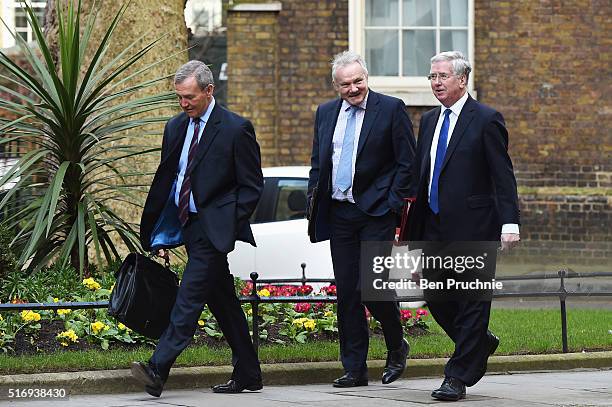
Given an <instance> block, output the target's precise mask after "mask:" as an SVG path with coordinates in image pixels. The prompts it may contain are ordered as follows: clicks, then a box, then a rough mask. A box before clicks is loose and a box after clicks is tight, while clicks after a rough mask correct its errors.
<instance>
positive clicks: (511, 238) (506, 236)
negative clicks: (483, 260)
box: [501, 233, 521, 250]
mask: <svg viewBox="0 0 612 407" xmlns="http://www.w3.org/2000/svg"><path fill="white" fill-rule="evenodd" d="M520 240H521V237H520V235H519V234H518V233H502V234H501V248H502V250H510V249H512V248H513V247H515V246H516V245H518V243H519V242H520Z"/></svg>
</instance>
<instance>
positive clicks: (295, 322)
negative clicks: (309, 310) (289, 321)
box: [293, 318, 308, 327]
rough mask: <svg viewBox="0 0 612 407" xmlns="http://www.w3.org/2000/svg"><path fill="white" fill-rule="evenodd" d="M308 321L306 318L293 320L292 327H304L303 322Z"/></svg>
mask: <svg viewBox="0 0 612 407" xmlns="http://www.w3.org/2000/svg"><path fill="white" fill-rule="evenodd" d="M306 321H308V318H298V319H294V320H293V325H297V326H300V327H301V326H304V322H306Z"/></svg>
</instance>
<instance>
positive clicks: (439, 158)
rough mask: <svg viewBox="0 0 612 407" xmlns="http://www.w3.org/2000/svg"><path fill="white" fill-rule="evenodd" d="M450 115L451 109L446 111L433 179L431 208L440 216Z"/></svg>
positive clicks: (439, 138) (437, 148) (430, 197)
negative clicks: (441, 172) (440, 182)
mask: <svg viewBox="0 0 612 407" xmlns="http://www.w3.org/2000/svg"><path fill="white" fill-rule="evenodd" d="M450 113H451V110H450V109H446V110H445V111H444V120H443V121H442V127H441V128H440V136H439V137H438V146H437V147H436V162H435V165H434V170H433V176H432V177H431V191H430V192H429V207H430V208H431V211H432V212H433V213H435V214H438V213H439V212H440V206H439V203H438V180H439V179H440V171H442V164H443V163H444V156H445V155H446V145H447V144H448V127H449V125H450V119H449V116H450Z"/></svg>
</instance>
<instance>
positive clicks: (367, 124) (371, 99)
mask: <svg viewBox="0 0 612 407" xmlns="http://www.w3.org/2000/svg"><path fill="white" fill-rule="evenodd" d="M378 103H379V100H378V93H376V92H373V91H370V95H369V96H368V103H367V104H366V111H365V117H364V118H363V124H362V125H361V133H359V144H358V145H357V156H356V158H359V154H361V151H362V150H363V146H364V145H365V142H366V139H367V138H368V135H369V134H370V130H372V125H373V124H374V122H375V121H376V116H377V115H378V110H379V107H378Z"/></svg>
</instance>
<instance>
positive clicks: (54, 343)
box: [9, 321, 427, 356]
mask: <svg viewBox="0 0 612 407" xmlns="http://www.w3.org/2000/svg"><path fill="white" fill-rule="evenodd" d="M263 329H266V330H267V332H268V338H267V340H260V345H261V344H266V343H275V342H276V341H277V340H281V341H284V342H289V339H288V338H287V337H285V336H282V335H280V334H279V331H280V326H278V325H270V326H266V327H264V328H263ZM63 330H64V323H63V322H62V321H43V322H42V323H41V328H40V330H39V331H38V332H37V333H36V334H35V336H32V335H31V334H30V333H28V332H23V331H20V332H18V333H17V335H16V337H15V341H14V342H13V343H12V344H10V346H11V347H12V348H13V351H11V352H9V354H10V355H15V356H20V355H32V354H41V353H52V352H57V351H75V350H78V351H84V350H100V349H101V348H100V345H99V344H97V343H89V342H87V341H86V340H83V339H80V340H79V341H78V342H77V343H74V344H70V347H69V348H66V347H64V346H62V345H61V344H60V343H59V341H58V340H57V339H56V338H55V337H56V335H57V334H58V332H61V331H63ZM407 334H408V335H409V336H411V337H415V336H422V335H426V334H427V331H426V330H424V329H422V328H420V327H416V326H413V327H410V328H409V329H408V331H407ZM372 335H373V336H380V337H382V331H381V330H380V329H376V330H375V331H374V332H372ZM337 339H338V335H337V333H327V332H324V333H316V334H313V335H309V336H308V339H307V341H308V342H314V341H321V340H324V341H331V340H337ZM192 345H198V346H200V345H206V346H209V347H213V348H214V347H221V346H227V342H226V341H225V339H224V338H220V339H217V338H212V337H210V336H208V335H206V333H205V332H204V331H203V330H202V329H197V330H196V334H195V337H194V340H193V342H192ZM143 346H151V349H153V346H152V345H146V344H143V343H136V344H129V343H117V342H111V343H110V346H109V349H111V350H114V349H116V350H130V349H136V348H140V347H143Z"/></svg>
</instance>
